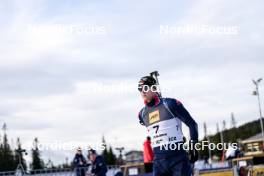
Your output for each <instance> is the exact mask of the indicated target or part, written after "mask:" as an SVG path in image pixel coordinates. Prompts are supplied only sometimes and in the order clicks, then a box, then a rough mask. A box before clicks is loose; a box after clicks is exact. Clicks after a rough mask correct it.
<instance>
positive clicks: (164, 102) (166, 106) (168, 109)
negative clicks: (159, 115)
mask: <svg viewBox="0 0 264 176" xmlns="http://www.w3.org/2000/svg"><path fill="white" fill-rule="evenodd" d="M162 100H163V101H162V103H163V105H164V107H165V108H166V110H167V111H169V113H170V114H171V115H172V116H173V117H174V118H176V117H175V115H174V114H173V113H172V112H171V110H170V108H169V105H168V103H167V101H166V99H165V98H163V99H162Z"/></svg>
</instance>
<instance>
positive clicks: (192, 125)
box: [171, 99, 198, 141]
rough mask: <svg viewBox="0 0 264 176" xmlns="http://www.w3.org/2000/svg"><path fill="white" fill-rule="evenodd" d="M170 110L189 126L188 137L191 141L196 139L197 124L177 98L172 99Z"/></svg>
mask: <svg viewBox="0 0 264 176" xmlns="http://www.w3.org/2000/svg"><path fill="white" fill-rule="evenodd" d="M171 107H172V110H173V111H174V112H173V113H175V114H176V115H177V117H178V118H179V119H180V120H181V121H182V122H183V123H184V124H185V125H187V126H188V127H189V131H190V137H191V140H193V141H198V126H197V123H196V122H195V121H194V120H193V118H192V116H191V115H190V114H189V112H188V111H187V110H186V109H185V108H184V106H183V105H182V103H181V102H179V101H178V100H175V99H172V106H171Z"/></svg>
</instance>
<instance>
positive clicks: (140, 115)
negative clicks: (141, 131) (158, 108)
mask: <svg viewBox="0 0 264 176" xmlns="http://www.w3.org/2000/svg"><path fill="white" fill-rule="evenodd" d="M142 111H143V109H141V110H140V112H139V113H138V120H139V123H140V124H141V125H145V124H144V121H143V119H142Z"/></svg>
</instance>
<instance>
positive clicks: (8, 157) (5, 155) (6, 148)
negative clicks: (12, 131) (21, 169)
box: [0, 123, 16, 171]
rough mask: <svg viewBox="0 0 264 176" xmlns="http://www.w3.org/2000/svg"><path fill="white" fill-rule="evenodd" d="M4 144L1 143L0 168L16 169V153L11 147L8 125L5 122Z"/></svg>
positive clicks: (6, 169) (3, 169)
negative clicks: (7, 131) (7, 132)
mask: <svg viewBox="0 0 264 176" xmlns="http://www.w3.org/2000/svg"><path fill="white" fill-rule="evenodd" d="M2 129H3V133H4V136H3V144H1V153H2V154H1V155H2V156H1V165H0V170H1V171H13V170H15V167H16V166H15V160H14V158H15V157H14V154H13V151H12V150H11V147H10V145H9V143H8V138H7V134H6V130H7V125H6V124H5V123H4V125H3V128H2Z"/></svg>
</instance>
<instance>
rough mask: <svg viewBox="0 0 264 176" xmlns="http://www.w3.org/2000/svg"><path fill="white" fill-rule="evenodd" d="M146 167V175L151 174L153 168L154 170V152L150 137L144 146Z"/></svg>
mask: <svg viewBox="0 0 264 176" xmlns="http://www.w3.org/2000/svg"><path fill="white" fill-rule="evenodd" d="M143 146H144V150H143V153H144V166H145V171H146V173H151V172H152V170H153V169H152V168H153V157H154V154H153V150H152V148H151V138H150V137H149V136H148V137H147V139H146V140H145V142H144V144H143Z"/></svg>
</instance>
